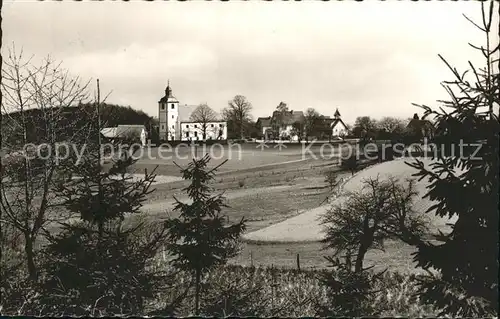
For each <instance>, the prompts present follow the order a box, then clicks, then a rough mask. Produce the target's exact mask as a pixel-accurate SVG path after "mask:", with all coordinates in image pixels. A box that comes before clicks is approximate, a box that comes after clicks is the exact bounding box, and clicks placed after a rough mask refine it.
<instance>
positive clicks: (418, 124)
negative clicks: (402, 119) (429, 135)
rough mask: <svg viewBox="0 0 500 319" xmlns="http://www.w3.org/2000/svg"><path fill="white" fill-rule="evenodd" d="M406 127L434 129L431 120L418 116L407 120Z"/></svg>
mask: <svg viewBox="0 0 500 319" xmlns="http://www.w3.org/2000/svg"><path fill="white" fill-rule="evenodd" d="M406 127H407V128H410V129H416V130H420V129H430V130H432V129H434V125H432V122H430V121H429V120H420V119H418V118H412V119H411V120H410V122H408V125H406Z"/></svg>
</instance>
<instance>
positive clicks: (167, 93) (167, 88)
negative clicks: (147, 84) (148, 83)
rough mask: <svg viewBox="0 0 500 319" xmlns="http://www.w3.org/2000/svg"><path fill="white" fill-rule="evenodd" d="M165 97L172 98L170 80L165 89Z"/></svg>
mask: <svg viewBox="0 0 500 319" xmlns="http://www.w3.org/2000/svg"><path fill="white" fill-rule="evenodd" d="M165 96H166V97H167V98H169V97H171V96H172V89H171V88H170V80H168V82H167V87H166V88H165Z"/></svg>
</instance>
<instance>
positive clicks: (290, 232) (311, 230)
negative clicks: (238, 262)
mask: <svg viewBox="0 0 500 319" xmlns="http://www.w3.org/2000/svg"><path fill="white" fill-rule="evenodd" d="M424 163H425V164H426V165H428V164H429V163H430V161H429V160H424ZM415 172H416V170H415V169H414V168H412V167H410V166H408V165H407V164H405V162H404V161H403V160H394V161H390V162H385V163H381V164H377V165H375V166H371V167H369V168H367V169H365V170H362V171H360V172H358V173H357V174H356V175H355V176H353V177H352V178H351V179H349V180H348V181H347V182H346V183H345V185H344V187H343V190H344V191H356V190H359V189H360V188H361V187H362V183H363V181H364V180H365V179H367V178H374V177H377V175H378V176H379V177H380V178H381V179H384V178H388V177H389V176H393V177H396V178H399V179H400V180H404V179H406V178H412V176H411V175H412V174H413V173H415ZM427 185H428V181H427V180H422V181H419V182H417V184H416V188H417V191H418V192H419V195H418V196H417V198H416V200H415V202H414V205H415V206H414V208H415V210H416V211H417V212H420V213H423V212H425V211H426V210H427V209H428V208H429V207H430V206H431V205H432V204H433V203H432V202H431V201H429V200H428V199H423V198H422V197H423V196H424V195H425V194H426V193H427ZM344 200H345V197H342V196H340V197H338V198H337V199H335V201H334V202H333V203H332V204H338V203H341V202H342V201H344ZM328 208H329V205H325V206H321V207H318V208H315V209H312V210H309V211H307V212H305V213H302V214H300V215H298V216H295V217H292V218H290V219H287V220H285V221H283V222H281V223H277V224H274V225H271V226H269V227H266V228H263V229H260V230H258V231H255V232H251V233H248V234H246V235H244V239H246V240H248V241H258V242H309V241H319V240H321V239H323V237H324V234H323V226H322V225H321V224H320V219H321V217H322V216H323V214H324V213H325V212H326V211H327V210H328ZM428 217H429V218H431V231H432V232H435V231H436V230H437V229H440V230H441V231H443V232H446V231H447V230H449V226H447V225H446V224H447V223H453V222H454V220H449V219H445V218H440V217H438V216H434V215H433V214H428Z"/></svg>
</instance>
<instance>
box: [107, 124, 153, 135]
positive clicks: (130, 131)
mask: <svg viewBox="0 0 500 319" xmlns="http://www.w3.org/2000/svg"><path fill="white" fill-rule="evenodd" d="M143 129H144V130H145V129H146V127H145V126H144V125H118V126H117V127H105V128H103V129H101V134H102V135H103V136H104V137H107V138H119V137H128V136H130V135H136V136H140V135H141V133H142V130H143Z"/></svg>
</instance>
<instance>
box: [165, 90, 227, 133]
mask: <svg viewBox="0 0 500 319" xmlns="http://www.w3.org/2000/svg"><path fill="white" fill-rule="evenodd" d="M197 107H198V105H187V104H184V105H180V103H179V101H178V100H177V99H176V98H175V97H174V96H173V95H172V89H171V88H170V83H169V84H168V85H167V88H166V89H165V95H164V96H163V97H162V98H161V99H160V100H159V101H158V119H159V135H160V140H162V141H174V140H176V141H179V140H182V141H202V140H204V139H205V140H226V139H227V123H226V122H225V121H222V119H220V116H219V115H218V118H217V120H216V121H211V122H207V123H199V122H193V121H192V120H191V114H192V113H193V112H194V111H195V110H196V108H197ZM203 126H205V127H206V130H205V133H206V134H205V135H206V136H205V138H204V136H203Z"/></svg>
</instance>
